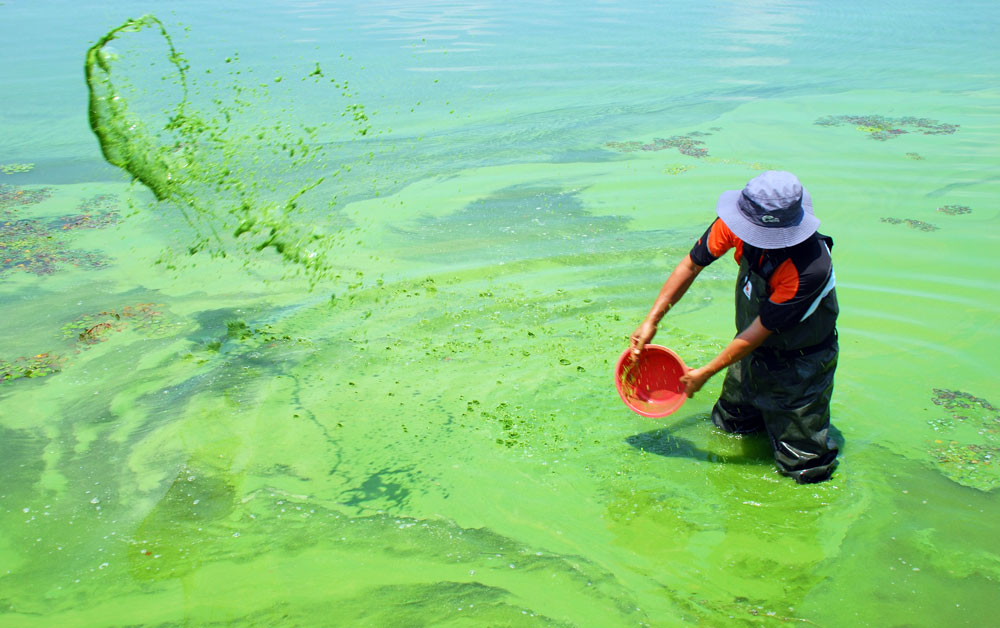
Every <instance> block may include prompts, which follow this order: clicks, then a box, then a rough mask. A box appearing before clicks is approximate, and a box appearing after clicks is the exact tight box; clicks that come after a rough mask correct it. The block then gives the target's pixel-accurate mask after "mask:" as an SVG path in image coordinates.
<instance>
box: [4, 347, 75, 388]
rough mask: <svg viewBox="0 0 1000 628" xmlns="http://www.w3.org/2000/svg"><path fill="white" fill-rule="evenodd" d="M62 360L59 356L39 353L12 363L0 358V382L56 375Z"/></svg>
mask: <svg viewBox="0 0 1000 628" xmlns="http://www.w3.org/2000/svg"><path fill="white" fill-rule="evenodd" d="M61 362H62V360H61V359H60V358H59V356H56V355H52V354H49V353H39V354H37V355H34V356H30V357H20V358H17V359H16V360H14V361H8V360H5V359H4V358H0V382H8V381H11V380H15V379H22V378H32V377H45V376H46V375H51V374H52V373H58V372H59V370H60V365H61Z"/></svg>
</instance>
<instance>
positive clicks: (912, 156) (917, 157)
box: [906, 153, 924, 161]
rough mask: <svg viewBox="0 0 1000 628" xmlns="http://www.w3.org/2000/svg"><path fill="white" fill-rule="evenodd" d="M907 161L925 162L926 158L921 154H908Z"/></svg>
mask: <svg viewBox="0 0 1000 628" xmlns="http://www.w3.org/2000/svg"><path fill="white" fill-rule="evenodd" d="M906 158H907V159H912V160H914V161H923V160H924V157H923V155H921V154H920V153H906Z"/></svg>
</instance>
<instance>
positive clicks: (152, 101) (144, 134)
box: [84, 15, 370, 284]
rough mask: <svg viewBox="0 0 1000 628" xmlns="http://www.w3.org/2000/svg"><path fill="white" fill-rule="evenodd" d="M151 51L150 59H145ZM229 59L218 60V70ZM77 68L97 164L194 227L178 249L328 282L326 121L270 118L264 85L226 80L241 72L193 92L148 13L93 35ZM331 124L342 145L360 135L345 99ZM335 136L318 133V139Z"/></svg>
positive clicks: (317, 81) (359, 115)
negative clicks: (99, 158)
mask: <svg viewBox="0 0 1000 628" xmlns="http://www.w3.org/2000/svg"><path fill="white" fill-rule="evenodd" d="M112 43H115V44H116V45H118V46H121V47H123V50H118V49H116V48H115V47H113V46H112V45H111V44H112ZM127 50H130V51H131V52H129V51H127ZM156 50H160V51H161V53H162V55H160V56H157V54H156V53H153V52H151V51H156ZM238 61H239V59H238V56H236V57H235V59H234V58H227V59H226V64H227V65H228V66H229V67H233V66H235V65H236V63H238ZM230 64H231V65H230ZM316 67H317V68H318V67H319V64H318V63H317V64H316ZM84 70H85V74H86V80H87V88H88V90H89V96H90V99H89V120H90V127H91V129H92V130H93V132H94V134H95V135H96V136H97V138H98V141H99V142H100V146H101V151H102V153H103V155H104V158H105V159H106V160H107V161H108V163H110V164H112V165H114V166H117V167H118V168H121V169H122V170H124V171H125V172H127V173H128V174H129V175H131V176H132V178H133V180H135V181H138V182H139V183H141V184H143V185H144V186H145V187H147V188H148V189H149V190H150V192H152V193H153V196H154V197H155V198H156V201H157V202H158V203H159V205H160V206H161V207H164V208H170V209H176V210H179V211H180V212H181V213H182V215H183V217H184V219H185V220H186V222H187V223H188V224H189V225H190V227H191V228H192V229H193V232H194V239H193V242H190V243H189V244H187V245H186V246H185V247H183V248H185V249H186V250H187V252H189V253H191V254H194V253H197V252H199V251H203V250H205V251H208V252H209V253H211V254H212V255H216V256H222V257H225V256H230V255H233V256H236V257H237V258H239V259H242V260H243V261H244V262H245V264H247V265H249V264H253V263H255V262H257V261H259V260H260V259H261V255H260V254H261V252H264V251H266V250H267V249H271V250H272V251H273V252H275V253H277V254H278V255H279V256H280V259H281V260H282V262H283V263H285V264H286V267H287V268H290V269H292V271H293V272H294V273H305V274H306V275H307V276H308V277H309V279H310V281H311V283H312V284H315V283H316V282H317V281H318V280H320V279H323V278H325V277H327V276H329V274H330V270H331V266H332V264H333V259H332V254H331V249H332V248H333V247H334V246H337V245H340V244H342V242H341V239H342V234H341V232H340V231H337V230H334V229H323V227H322V226H321V225H323V224H328V223H329V220H323V218H326V217H328V214H329V212H330V210H331V209H332V207H333V205H334V203H335V200H336V195H335V194H334V193H333V192H332V191H331V190H329V189H326V188H321V185H322V184H323V183H324V181H325V180H327V179H328V178H336V177H337V176H338V175H339V173H340V170H336V171H333V172H331V171H330V169H329V168H328V167H327V158H328V156H327V155H326V153H325V151H324V148H323V146H321V145H320V139H319V132H320V130H321V129H324V130H325V129H327V127H328V124H327V123H325V122H324V123H319V124H315V125H312V126H310V125H308V124H305V123H292V122H287V121H286V120H294V119H296V118H298V116H297V115H296V112H290V111H287V110H286V109H282V110H281V111H280V113H281V115H279V116H277V120H276V119H275V118H274V117H271V116H270V115H269V114H272V113H274V112H273V111H271V110H269V109H268V105H269V104H270V99H269V92H268V85H266V84H264V83H260V84H258V85H256V86H253V87H248V86H246V85H245V84H241V83H239V82H236V81H237V80H246V79H245V76H246V75H248V74H251V73H252V70H249V71H246V72H245V73H243V72H242V71H240V70H232V71H231V72H230V76H231V77H233V79H234V82H233V83H232V84H230V85H227V86H223V89H225V90H226V91H225V92H219V91H212V90H205V92H203V91H202V90H199V89H198V87H197V85H195V84H194V83H193V81H192V80H191V79H190V78H189V70H190V64H189V63H188V62H187V60H186V59H185V57H184V56H183V55H182V54H181V53H180V52H179V51H178V50H177V49H176V47H175V46H174V43H173V40H172V39H171V37H170V34H169V33H168V32H167V29H166V28H165V27H164V25H163V23H162V22H161V21H160V20H159V19H157V18H156V17H154V16H152V15H145V16H143V17H140V18H137V19H129V20H127V21H126V22H125V23H124V24H122V25H121V26H119V27H117V28H115V29H113V30H111V31H110V32H108V33H107V34H106V35H104V36H103V37H101V38H100V39H99V40H98V41H97V43H95V44H94V45H93V46H91V48H90V49H89V50H88V51H87V54H86V62H85V65H84ZM158 72H159V73H160V74H161V75H160V76H159V78H160V79H161V81H160V83H159V84H157V83H155V82H154V81H155V79H156V78H157V77H156V75H157V73H158ZM240 74H243V75H244V76H243V77H241V78H240V79H237V76H236V75H240ZM307 80H308V81H309V82H310V83H312V85H307V88H315V89H323V88H327V89H328V88H329V87H328V86H329V84H331V83H332V84H333V87H335V88H337V89H340V90H341V92H340V94H339V95H340V97H341V98H346V99H348V100H350V99H351V98H352V97H353V96H354V94H353V93H351V92H350V91H348V89H347V87H346V82H345V83H343V84H341V83H338V82H337V81H335V80H327V79H325V78H324V77H323V74H322V73H321V72H320V73H317V72H316V71H315V70H314V71H313V72H312V73H311V74H308V76H305V77H303V82H306V81H307ZM212 87H215V85H213V86H212ZM324 97H325V98H327V99H328V100H333V99H331V98H329V95H328V94H325V93H324ZM291 100H292V99H291V98H289V101H291ZM342 117H344V118H346V120H347V121H348V122H347V131H346V134H347V136H348V138H350V137H351V136H362V135H366V134H368V132H369V130H370V125H369V124H368V118H367V115H366V114H365V113H364V107H363V106H362V105H360V104H358V103H356V102H348V103H347V106H346V108H345V115H344V116H342ZM343 135H344V133H341V137H339V138H338V137H336V135H335V134H334V133H333V132H328V133H326V134H325V135H324V137H323V140H324V141H330V140H343V139H344V137H343ZM344 169H345V170H346V169H349V168H344Z"/></svg>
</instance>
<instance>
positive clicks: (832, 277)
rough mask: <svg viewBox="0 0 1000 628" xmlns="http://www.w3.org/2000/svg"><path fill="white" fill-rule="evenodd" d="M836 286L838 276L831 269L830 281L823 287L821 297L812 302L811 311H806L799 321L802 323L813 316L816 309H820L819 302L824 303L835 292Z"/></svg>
mask: <svg viewBox="0 0 1000 628" xmlns="http://www.w3.org/2000/svg"><path fill="white" fill-rule="evenodd" d="M836 285H837V276H836V275H835V274H834V272H833V269H832V268H831V269H830V279H828V280H827V282H826V285H825V286H823V290H822V291H821V292H820V293H819V296H818V297H816V300H815V301H813V302H812V305H810V306H809V309H808V310H806V313H805V314H803V315H802V318H800V319H799V321H800V322H801V321H804V320H806V319H807V318H809V317H810V316H811V315H812V313H813V312H815V311H816V308H818V307H819V302H820V301H822V300H823V298H824V297H825V296H826V295H828V294H830V291H831V290H833V288H834V287H835V286H836Z"/></svg>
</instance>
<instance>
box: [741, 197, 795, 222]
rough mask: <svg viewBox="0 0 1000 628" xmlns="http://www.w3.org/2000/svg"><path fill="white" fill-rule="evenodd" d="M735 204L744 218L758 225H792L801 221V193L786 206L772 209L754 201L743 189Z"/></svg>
mask: <svg viewBox="0 0 1000 628" xmlns="http://www.w3.org/2000/svg"><path fill="white" fill-rule="evenodd" d="M736 205H737V206H738V207H739V209H740V213H742V214H743V216H744V218H746V219H747V220H749V221H750V222H752V223H753V224H755V225H757V226H759V227H793V226H795V225H797V224H799V223H801V222H802V216H803V211H802V195H799V197H798V198H797V199H795V202H793V203H792V204H791V205H789V206H788V207H782V208H781V209H773V210H772V209H767V208H766V207H764V206H762V205H760V204H759V203H757V202H756V201H754V200H753V199H752V198H750V197H749V196H747V193H746V190H744V191H743V192H742V193H741V194H740V198H739V199H738V200H737V202H736Z"/></svg>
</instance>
